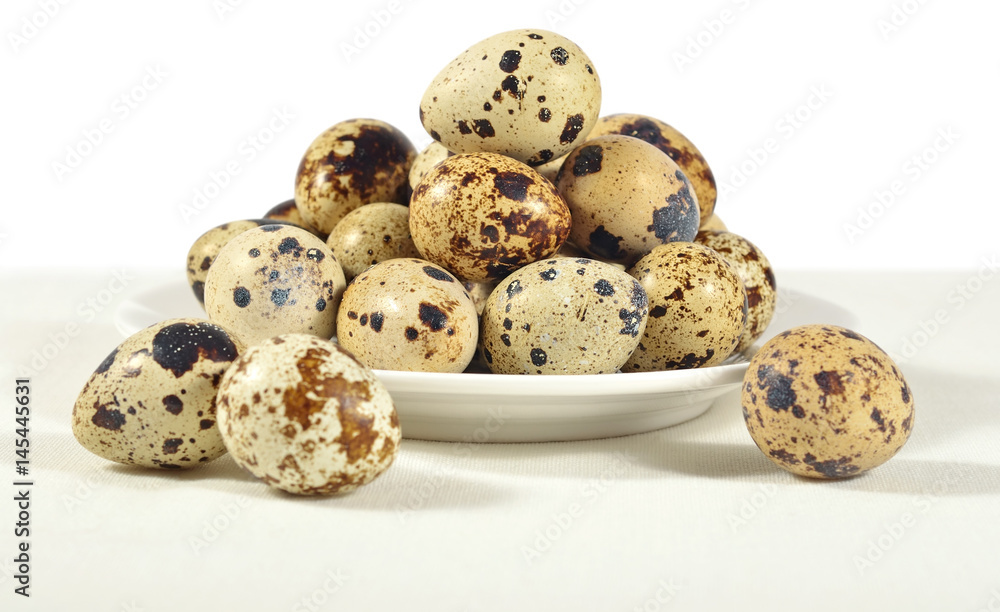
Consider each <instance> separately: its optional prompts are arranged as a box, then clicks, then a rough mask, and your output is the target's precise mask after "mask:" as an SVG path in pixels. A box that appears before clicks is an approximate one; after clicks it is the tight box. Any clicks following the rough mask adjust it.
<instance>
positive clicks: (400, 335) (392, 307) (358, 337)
mask: <svg viewBox="0 0 1000 612" xmlns="http://www.w3.org/2000/svg"><path fill="white" fill-rule="evenodd" d="M337 330H338V331H337V340H338V342H340V345H341V346H342V347H344V348H345V349H347V350H349V351H350V352H351V353H353V354H354V356H355V357H357V358H358V360H359V361H360V362H361V363H363V364H365V365H366V366H368V367H370V368H375V369H381V370H406V371H410V372H461V371H462V370H464V369H465V367H466V366H468V365H469V362H470V361H471V360H472V357H473V355H474V354H475V351H476V341H477V340H478V338H479V319H478V317H477V314H476V305H475V302H474V301H473V299H472V297H471V296H470V295H469V294H468V292H466V291H465V289H464V288H463V286H462V284H461V283H460V282H459V281H458V279H456V278H455V277H454V276H452V275H451V274H450V273H449V272H447V271H446V270H445V269H444V268H441V267H440V266H436V265H434V264H432V263H431V262H429V261H424V260H422V259H390V260H388V261H383V262H381V263H378V264H376V265H374V266H372V267H370V268H368V269H367V270H365V271H364V272H362V273H361V274H360V275H359V276H357V277H356V278H355V279H354V280H353V281H352V282H351V284H350V285H348V287H347V290H346V291H344V299H343V301H342V303H341V305H340V313H339V314H338V316H337Z"/></svg>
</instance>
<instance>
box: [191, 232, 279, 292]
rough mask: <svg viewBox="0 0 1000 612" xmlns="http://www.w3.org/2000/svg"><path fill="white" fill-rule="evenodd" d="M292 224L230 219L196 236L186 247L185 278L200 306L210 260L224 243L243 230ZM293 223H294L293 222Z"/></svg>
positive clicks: (210, 263) (212, 259)
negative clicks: (192, 242)
mask: <svg viewBox="0 0 1000 612" xmlns="http://www.w3.org/2000/svg"><path fill="white" fill-rule="evenodd" d="M286 224H293V223H292V222H290V221H281V220H275V219H246V220H241V221H230V222H229V223H223V224H222V225H218V226H216V227H213V228H212V229H210V230H208V231H207V232H205V233H204V234H202V235H201V236H199V237H198V239H197V240H195V241H194V244H192V245H191V248H190V249H188V255H187V279H188V284H189V285H190V286H191V291H193V292H194V296H195V297H196V298H197V299H198V302H200V303H201V305H202V306H204V305H205V279H206V278H208V270H209V269H210V268H211V267H212V262H214V261H215V258H216V256H217V255H218V254H219V251H221V250H222V247H224V246H226V243H227V242H229V241H230V240H232V239H233V238H235V237H236V236H239V235H240V234H242V233H243V232H245V231H247V230H249V229H253V228H255V227H260V226H262V225H286ZM293 225H294V224H293Z"/></svg>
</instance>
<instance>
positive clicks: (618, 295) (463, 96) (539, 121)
mask: <svg viewBox="0 0 1000 612" xmlns="http://www.w3.org/2000/svg"><path fill="white" fill-rule="evenodd" d="M600 107H601V83H600V79H599V77H598V73H597V70H596V68H595V66H594V63H593V62H592V61H591V59H590V58H589V57H587V55H586V54H585V53H584V52H583V51H582V50H581V49H580V48H579V47H578V46H577V45H576V44H574V43H573V42H572V41H570V40H568V39H566V38H565V37H563V36H560V35H559V34H556V33H553V32H548V31H544V30H533V29H524V30H514V31H510V32H504V33H501V34H497V35H495V36H492V37H490V38H487V39H486V40H483V41H481V42H479V43H477V44H475V45H473V46H471V47H469V48H468V49H466V50H465V51H464V52H462V54H460V55H459V56H458V57H456V58H455V59H454V60H452V61H451V63H449V64H448V65H447V66H445V67H444V69H443V70H441V72H440V73H439V74H438V75H437V77H435V78H434V79H433V81H432V82H431V83H430V85H429V86H428V88H427V90H426V92H425V93H424V95H423V98H422V99H421V101H420V108H419V113H420V120H421V122H422V124H423V126H424V128H425V129H426V131H427V133H428V134H429V135H430V136H431V138H433V142H432V144H430V145H429V146H428V147H426V148H425V149H424V150H423V151H420V152H419V153H418V152H417V151H416V150H415V148H414V146H413V144H412V143H411V142H410V140H409V139H408V138H407V137H406V135H405V134H403V133H402V132H401V131H400V130H399V129H397V128H395V127H393V126H392V125H389V124H388V123H385V122H382V121H378V120H374V119H351V120H347V121H342V122H340V123H337V124H336V125H334V126H333V127H331V128H329V129H328V130H326V131H325V132H323V133H322V134H320V135H319V136H317V137H316V139H315V140H314V141H313V142H312V143H311V144H310V145H309V147H308V149H307V150H306V152H305V154H304V155H303V157H302V160H301V163H300V164H299V167H298V171H297V173H296V177H295V192H294V194H295V197H294V199H293V200H289V201H288V202H285V203H283V204H279V205H278V206H276V207H274V208H273V209H271V210H269V211H267V213H265V214H264V215H263V217H262V218H257V219H249V220H240V221H234V222H230V223H226V224H224V225H220V226H218V227H215V228H212V229H210V230H208V231H207V232H205V233H204V234H203V235H202V236H201V237H200V238H198V240H197V241H196V242H195V243H194V244H193V245H192V246H191V248H190V250H189V252H188V259H187V274H188V280H189V282H190V285H191V289H192V290H193V292H194V295H195V297H196V298H197V299H198V300H199V301H200V302H201V303H202V304H203V306H204V307H205V311H206V313H207V320H204V319H174V320H170V321H165V322H162V323H159V324H157V325H154V326H152V327H150V328H148V329H146V330H143V331H141V332H139V333H137V334H136V335H134V336H132V337H130V338H128V339H127V340H125V341H124V342H123V343H122V344H121V345H120V346H119V347H118V348H117V349H115V351H114V352H112V354H111V355H109V356H108V358H107V359H105V360H104V362H102V363H101V364H100V366H99V367H98V368H97V370H96V371H95V372H94V374H93V375H92V377H91V379H90V380H89V381H88V382H87V384H86V386H85V387H84V389H83V391H82V392H81V394H80V396H79V399H78V400H77V403H76V405H75V408H74V414H73V430H74V433H75V435H76V437H77V439H78V440H79V441H80V442H81V443H82V444H83V445H84V446H85V447H86V448H87V449H88V450H91V451H93V452H94V453H96V454H98V455H100V456H102V457H104V458H107V459H110V460H113V461H118V462H122V463H129V464H136V465H142V466H148V467H158V468H185V467H194V466H197V465H200V464H202V463H205V462H208V461H211V460H212V459H214V458H216V457H218V456H220V455H222V454H223V453H224V452H226V451H227V450H228V452H229V453H230V454H231V455H232V456H233V458H234V459H235V460H236V462H237V463H238V464H239V465H241V466H242V467H244V468H246V469H247V470H248V471H249V472H251V473H252V474H254V475H255V476H257V477H258V478H260V479H262V480H263V481H265V482H267V483H269V484H271V485H273V486H275V487H278V488H280V489H283V490H286V491H289V492H294V493H300V494H326V493H335V492H342V491H348V490H350V489H352V488H355V487H357V486H360V485H362V484H365V483H367V482H370V481H371V480H372V479H373V478H375V477H376V476H378V475H379V474H380V473H382V472H383V471H384V470H385V469H386V468H388V466H389V465H390V464H391V463H392V461H393V458H394V457H395V454H396V452H397V449H398V447H399V440H400V437H401V436H400V429H399V421H398V418H397V415H396V411H395V408H394V405H393V402H392V399H391V398H390V396H389V394H388V393H387V392H386V390H385V388H384V387H383V386H382V384H381V383H380V381H379V379H378V378H377V377H376V376H375V375H374V374H373V373H372V370H373V369H386V370H408V371H418V372H450V373H460V372H464V371H474V372H492V373H495V374H555V375H573V374H614V373H618V372H624V373H632V372H650V371H657V370H672V369H686V368H697V367H708V366H714V365H718V364H720V363H722V362H724V361H725V360H726V359H728V358H729V357H730V356H732V355H733V354H734V353H737V352H741V351H744V350H745V349H747V348H749V347H750V346H751V345H753V343H754V342H755V341H756V340H757V339H759V338H760V337H761V335H762V334H763V333H764V331H765V329H766V328H767V325H768V323H769V321H770V320H771V318H772V315H773V314H774V309H775V297H776V288H775V279H774V274H773V272H772V270H771V266H770V264H769V263H768V260H767V258H766V257H765V256H764V254H763V253H762V252H761V251H760V249H758V248H757V247H756V246H755V245H754V244H752V243H751V242H750V241H749V240H747V239H746V238H743V237H742V236H739V235H737V234H734V233H730V232H728V231H726V227H725V225H724V224H723V223H722V221H721V220H720V219H719V217H718V216H717V215H715V213H714V210H715V201H716V186H715V180H714V178H713V176H712V171H711V170H710V169H709V166H708V164H707V162H706V161H705V158H704V157H703V155H702V154H701V152H700V151H699V150H698V149H697V148H696V147H695V145H694V144H693V143H692V142H691V141H690V140H688V139H687V138H686V137H685V136H684V135H683V134H681V133H680V132H678V131H677V130H676V129H675V128H673V127H672V126H670V125H669V124H667V123H665V122H663V121H661V120H659V119H657V118H655V117H650V116H646V115H640V114H615V115H608V116H603V117H602V116H600V114H599V112H600ZM617 375H627V374H617ZM893 389H897V391H896V392H892V390H893ZM743 405H744V416H745V417H746V422H747V426H748V430H749V431H750V433H751V436H752V437H753V439H754V440H755V442H756V443H757V444H758V446H760V447H761V449H762V450H764V451H765V454H767V456H768V457H770V458H771V459H772V460H774V461H775V462H776V463H778V465H781V466H782V467H784V468H786V469H789V470H790V471H793V472H796V473H799V474H803V475H806V476H815V477H822V478H831V477H839V476H845V475H852V474H856V473H859V472H861V471H864V470H866V469H869V468H871V467H874V466H875V465H878V464H880V463H881V462H883V461H885V460H887V459H888V458H889V457H890V456H892V454H894V453H895V452H896V451H897V450H898V449H899V448H900V447H901V446H902V444H903V443H904V442H905V441H906V439H907V437H908V435H909V432H910V429H911V428H912V418H913V404H912V397H911V396H910V393H909V387H908V386H907V385H906V383H905V381H903V379H902V375H901V373H900V372H899V371H898V369H897V368H896V367H895V365H894V364H892V363H891V360H890V359H889V357H888V356H887V355H885V354H884V353H883V352H882V351H881V350H880V349H878V347H876V346H875V345H874V344H872V343H871V342H870V341H868V340H867V339H864V338H863V337H861V336H859V335H858V334H855V333H854V332H851V331H849V330H842V329H839V328H832V327H821V328H819V329H818V330H817V329H811V328H810V329H805V330H804V331H803V330H802V329H799V330H791V331H789V332H785V333H784V334H780V335H779V336H778V337H776V338H775V339H773V340H772V341H771V342H769V343H768V344H767V345H765V347H764V348H763V349H761V350H760V351H759V352H758V353H757V354H756V355H755V356H754V358H753V361H752V362H751V364H750V367H749V369H748V372H747V375H746V379H745V381H744V391H743ZM866 411H867V413H866V414H862V412H866ZM859 415H860V416H859ZM838 419H839V420H838ZM779 447H780V448H779Z"/></svg>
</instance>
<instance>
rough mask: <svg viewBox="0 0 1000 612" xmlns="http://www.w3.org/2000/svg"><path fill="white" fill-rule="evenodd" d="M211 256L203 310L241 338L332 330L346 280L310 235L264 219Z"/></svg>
mask: <svg viewBox="0 0 1000 612" xmlns="http://www.w3.org/2000/svg"><path fill="white" fill-rule="evenodd" d="M215 261H216V263H215V264H214V265H213V266H212V268H211V269H210V270H209V272H208V278H207V279H206V280H205V310H206V311H207V312H208V318H209V319H211V320H212V321H214V322H217V323H219V324H220V325H222V326H224V327H225V328H226V329H229V330H232V332H233V333H234V334H236V336H237V337H239V339H240V340H242V341H243V342H244V343H245V344H247V345H251V344H255V343H257V342H260V341H261V340H264V339H266V338H270V337H271V336H277V335H278V334H286V333H294V332H300V333H308V334H314V335H316V336H321V337H324V338H330V337H332V336H333V334H334V332H335V331H336V321H337V306H338V305H339V304H340V297H341V295H342V294H343V292H344V287H345V286H346V282H345V280H344V272H343V271H342V270H341V269H340V264H339V263H337V259H336V257H334V255H333V253H332V252H330V249H329V248H328V247H327V246H326V244H325V243H324V242H323V241H322V240H320V239H319V238H317V237H316V236H314V235H312V234H310V233H309V232H307V231H306V230H304V229H301V228H298V227H292V226H288V225H264V226H261V227H258V228H256V229H252V230H249V231H246V232H244V233H242V234H240V235H239V236H237V237H236V238H233V239H232V240H230V241H229V243H227V244H226V246H224V247H223V248H222V250H221V251H219V255H218V256H217V257H216V259H215Z"/></svg>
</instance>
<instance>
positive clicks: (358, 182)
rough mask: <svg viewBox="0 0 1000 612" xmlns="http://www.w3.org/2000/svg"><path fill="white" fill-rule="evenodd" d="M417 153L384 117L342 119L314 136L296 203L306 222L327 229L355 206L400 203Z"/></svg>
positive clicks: (303, 164) (301, 167)
mask: <svg viewBox="0 0 1000 612" xmlns="http://www.w3.org/2000/svg"><path fill="white" fill-rule="evenodd" d="M415 156H416V150H415V149H414V148H413V143H411V142H410V140H409V138H407V137H406V135H405V134H404V133H403V132H401V131H400V130H398V129H396V128H395V127H393V126H392V125H389V124H388V123H385V122H384V121H378V120H376V119H350V120H348V121H341V122H340V123H338V124H336V125H334V126H333V127H331V128H330V129H328V130H326V131H325V132H323V133H322V134H320V135H319V136H317V137H316V139H315V140H313V141H312V143H311V144H310V145H309V148H308V149H306V152H305V155H303V156H302V161H301V162H300V163H299V169H298V172H297V173H296V175H295V205H296V207H297V208H298V210H299V213H300V214H301V215H302V218H303V219H305V221H306V223H308V224H309V225H310V226H311V227H314V228H316V229H317V230H319V231H320V232H323V233H326V234H329V233H330V232H332V231H333V228H334V227H335V226H336V225H337V223H338V222H339V221H340V220H341V219H343V218H344V216H346V215H347V213H349V212H351V211H352V210H354V209H355V208H357V207H359V206H362V205H364V204H370V203H371V202H396V203H399V204H404V203H406V201H407V198H409V194H410V189H409V181H408V178H407V177H408V176H409V173H410V164H411V163H412V162H413V158H414V157H415Z"/></svg>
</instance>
